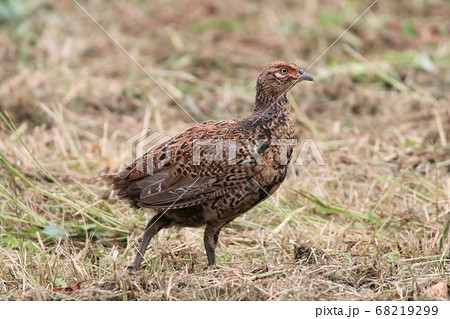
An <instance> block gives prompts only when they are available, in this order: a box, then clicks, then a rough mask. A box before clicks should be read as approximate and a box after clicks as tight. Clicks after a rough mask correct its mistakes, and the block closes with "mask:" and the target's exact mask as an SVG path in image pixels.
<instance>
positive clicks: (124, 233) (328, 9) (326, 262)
mask: <svg viewBox="0 0 450 319" xmlns="http://www.w3.org/2000/svg"><path fill="white" fill-rule="evenodd" d="M371 3H372V1H353V0H348V1H331V0H323V1H307V2H306V1H305V2H303V1H293V0H284V1H246V2H243V1H237V0H232V1H221V2H219V1H212V0H193V1H192V0H190V1H188V0H174V1H170V2H168V1H162V0H158V1H127V2H125V1H85V0H79V4H80V5H81V6H82V7H83V8H84V9H85V10H86V11H87V12H88V13H89V14H90V15H92V17H93V18H95V19H96V20H97V21H98V23H99V24H100V25H101V26H102V27H103V28H104V29H105V30H106V31H108V32H109V33H110V34H111V36H112V37H114V39H116V40H117V42H118V43H119V44H120V45H121V46H123V48H124V49H125V50H126V51H127V52H129V54H130V55H131V56H132V57H133V58H134V59H135V61H133V60H132V59H131V58H130V56H128V55H127V54H126V53H125V52H124V51H123V50H122V49H121V48H120V47H119V46H118V45H117V44H116V43H115V42H114V41H113V40H111V38H110V37H109V36H108V35H107V34H106V33H105V32H104V31H103V30H102V29H101V28H100V27H99V26H98V25H97V24H96V23H95V22H94V21H93V20H92V19H91V18H90V17H89V16H88V15H87V13H86V12H84V11H83V10H82V9H81V8H80V6H78V5H77V4H76V3H75V2H73V1H69V0H66V1H58V2H55V1H47V0H42V1H33V2H30V3H28V2H26V1H13V0H2V1H0V24H1V28H0V61H1V68H0V112H1V114H2V119H1V121H0V299H6V300H134V299H138V300H442V299H448V295H445V294H442V293H441V294H439V293H436V291H435V290H433V289H432V288H431V287H432V286H433V285H434V284H436V283H438V282H443V285H444V287H445V286H446V285H447V284H448V282H449V278H450V255H449V246H450V243H449V239H448V231H449V220H450V218H449V216H450V108H449V104H450V90H449V88H450V72H449V71H450V45H449V43H450V41H449V39H450V24H449V22H448V16H450V4H449V2H448V1H444V0H441V1H437V0H435V1H433V0H417V1H406V0H405V1H384V0H380V1H378V3H376V4H375V5H374V6H373V7H372V8H371V9H370V10H369V11H367V12H366V14H364V15H363V16H362V17H361V18H360V19H359V20H358V21H357V22H356V23H355V24H354V25H353V26H351V24H352V23H353V22H354V21H355V20H356V19H357V17H358V16H359V15H360V14H361V13H362V12H364V10H365V9H367V8H368V7H369V6H370V5H371ZM350 26H351V28H350V29H349V31H348V32H347V33H345V35H344V36H343V37H341V38H340V39H339V41H338V42H336V43H335V45H333V46H332V47H331V48H329V50H327V48H328V47H329V46H330V45H331V44H332V43H333V42H334V41H335V40H336V39H337V38H338V37H339V36H340V35H341V34H342V33H343V32H344V31H345V30H346V29H347V28H348V27H350ZM322 53H324V54H323V55H322V56H321V54H322ZM319 57H320V58H319ZM318 58H319V59H318ZM273 60H289V61H293V62H296V63H297V64H299V65H301V66H302V67H304V68H305V69H306V68H308V67H309V66H311V67H310V68H309V69H308V72H309V73H311V74H313V75H314V76H315V78H316V82H315V83H302V84H300V85H299V86H297V87H295V88H294V89H293V90H292V91H291V92H290V93H289V98H290V100H291V103H292V105H293V109H294V113H295V118H296V122H297V123H296V129H297V135H298V138H299V140H300V141H304V140H305V139H313V140H314V141H315V143H316V145H317V147H318V149H319V150H320V153H321V154H322V156H323V159H324V161H325V164H326V165H324V166H320V165H317V163H316V162H314V161H305V162H304V163H303V165H301V166H294V165H292V166H291V167H290V170H289V173H288V177H287V179H286V181H285V183H284V184H283V186H282V187H281V189H280V190H279V191H278V192H276V193H275V194H274V195H273V197H272V198H271V199H268V200H266V201H265V202H263V203H262V204H260V205H258V206H257V207H255V208H254V209H253V210H251V211H250V212H248V213H246V214H245V215H243V216H242V217H240V218H238V219H236V220H235V221H234V222H232V223H231V224H230V225H229V226H228V227H226V228H225V229H224V231H223V232H222V234H221V237H220V241H219V248H218V251H217V257H218V265H217V267H216V268H207V267H206V256H205V253H204V249H203V243H202V229H188V228H185V229H169V230H164V231H162V232H161V233H160V234H159V235H158V236H157V237H156V238H154V240H153V241H152V242H151V244H150V246H149V249H148V251H147V254H146V259H145V262H144V264H143V269H142V270H141V271H139V272H138V273H135V274H131V273H128V271H126V270H125V267H126V265H129V264H130V263H131V261H132V259H133V257H134V255H135V253H136V246H137V245H138V244H139V240H140V236H141V235H142V232H143V229H144V227H145V221H146V219H147V218H149V217H150V216H151V214H152V213H151V212H150V211H145V210H133V209H131V208H129V207H128V206H127V204H126V203H123V202H121V201H117V198H116V196H115V195H114V193H113V192H111V190H110V188H109V187H108V186H107V185H105V184H104V183H102V182H101V181H99V180H90V179H92V178H94V177H96V176H98V175H101V174H104V173H107V172H115V171H117V170H118V169H119V168H120V167H123V165H124V164H125V162H126V158H127V151H126V141H127V140H128V139H129V138H130V137H132V136H133V135H134V134H136V133H138V132H139V131H140V130H142V129H144V128H147V127H148V128H150V129H151V130H155V131H158V132H161V133H162V134H165V135H173V134H176V133H177V132H180V131H181V130H182V129H184V128H187V127H190V126H192V125H194V124H195V122H194V121H193V119H192V118H191V117H190V116H192V117H193V118H194V119H195V120H197V121H203V120H210V119H225V118H236V117H244V116H247V115H248V114H250V112H251V111H252V103H253V99H254V94H255V91H254V85H255V81H256V76H257V74H258V72H259V70H260V69H261V68H262V67H263V66H264V65H266V64H267V63H269V62H271V61H273ZM138 64H140V65H138ZM141 66H142V67H143V68H145V69H146V70H147V72H148V73H149V74H150V75H151V76H152V77H154V78H155V79H156V80H157V81H158V82H159V83H160V84H161V86H162V87H163V88H164V90H166V91H167V92H168V93H170V95H171V96H172V97H173V98H174V99H175V100H176V101H177V102H178V103H179V104H180V105H181V106H182V107H183V108H184V109H185V111H186V112H184V111H183V110H182V109H181V107H180V106H178V105H177V104H176V103H175V102H174V101H173V100H171V99H170V98H169V96H168V94H166V93H165V92H164V91H163V90H162V89H161V87H159V86H158V85H156V84H155V82H154V81H153V80H152V79H151V78H150V77H149V76H148V75H147V74H146V73H145V72H144V71H143V69H142V68H141ZM188 114H190V115H188Z"/></svg>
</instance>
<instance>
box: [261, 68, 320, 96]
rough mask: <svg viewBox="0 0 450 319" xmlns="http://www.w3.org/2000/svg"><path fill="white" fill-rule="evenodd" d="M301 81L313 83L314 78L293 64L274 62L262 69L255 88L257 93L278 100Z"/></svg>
mask: <svg viewBox="0 0 450 319" xmlns="http://www.w3.org/2000/svg"><path fill="white" fill-rule="evenodd" d="M301 81H314V78H313V76H312V75H310V74H308V73H306V72H305V71H304V70H303V69H301V68H300V67H299V66H298V65H297V64H295V63H291V62H283V61H276V62H272V63H270V64H269V65H267V66H266V67H264V68H263V69H262V71H261V73H260V74H259V76H258V80H257V84H256V86H257V90H260V92H259V93H262V94H264V95H265V96H267V97H270V98H272V97H274V98H278V97H279V96H280V95H283V94H284V93H286V92H287V91H288V90H289V89H290V88H292V87H293V86H294V85H295V84H297V83H299V82H301Z"/></svg>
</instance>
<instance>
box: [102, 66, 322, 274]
mask: <svg viewBox="0 0 450 319" xmlns="http://www.w3.org/2000/svg"><path fill="white" fill-rule="evenodd" d="M304 80H306V81H314V78H313V77H312V76H311V75H310V74H308V73H306V72H305V71H304V70H302V69H300V68H299V67H298V66H297V65H296V64H294V63H289V62H280V61H277V62H272V63H270V64H269V65H267V66H266V67H264V68H263V69H262V71H261V73H260V74H259V76H258V79H257V82H256V98H255V106H254V111H253V113H252V114H251V115H250V116H248V117H247V118H244V119H233V120H221V121H206V122H203V123H201V124H199V125H198V126H194V127H191V128H189V129H187V130H185V131H184V132H182V133H180V134H178V135H176V136H174V137H172V138H170V139H169V140H167V141H164V142H162V143H161V144H158V145H156V146H154V147H152V148H151V149H150V150H148V151H147V153H146V154H144V155H143V156H141V157H140V158H138V159H136V160H135V161H134V162H133V163H132V164H131V165H130V166H128V167H127V168H126V169H125V170H123V171H121V172H119V173H116V174H112V175H108V180H109V181H110V182H111V183H112V186H113V188H114V189H115V190H116V191H117V194H118V196H119V197H120V198H122V199H125V200H127V201H129V202H130V204H131V205H132V206H133V207H135V208H148V209H151V210H153V211H154V212H155V213H156V214H155V215H154V216H153V217H152V218H151V219H150V220H149V221H148V223H147V226H146V228H145V232H144V234H143V239H142V243H141V246H140V248H139V252H138V253H137V255H136V257H135V260H134V263H133V265H132V266H131V267H130V268H131V270H138V269H139V268H140V266H141V263H142V261H143V260H144V254H145V251H146V250H147V246H148V244H149V242H150V240H151V238H152V237H153V236H155V235H156V234H157V233H158V232H159V231H160V230H161V229H163V228H167V227H172V226H181V227H200V226H205V232H204V238H203V239H204V246H205V250H206V255H207V259H208V265H214V264H215V262H216V258H215V248H216V246H217V241H218V238H219V233H220V231H221V229H222V228H223V227H224V226H225V225H226V224H228V223H229V222H231V221H232V220H234V219H235V218H236V217H238V216H240V215H242V214H243V213H245V212H246V211H248V210H250V209H251V208H252V207H254V206H255V205H257V204H258V203H260V202H262V201H263V200H265V199H266V198H268V196H270V195H271V194H273V193H274V192H275V191H276V190H277V189H278V188H279V186H280V185H281V183H282V182H283V180H284V179H285V177H286V173H287V165H288V164H289V161H290V159H291V155H292V150H293V146H294V145H293V143H292V142H290V141H292V140H294V141H295V135H294V120H293V117H292V114H291V106H290V104H289V101H288V99H287V97H286V92H287V91H288V90H289V89H290V88H291V87H293V86H294V85H295V84H296V83H298V82H300V81H304Z"/></svg>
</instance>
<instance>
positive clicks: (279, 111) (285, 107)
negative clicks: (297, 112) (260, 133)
mask: <svg viewBox="0 0 450 319" xmlns="http://www.w3.org/2000/svg"><path fill="white" fill-rule="evenodd" d="M291 116H292V115H291V105H290V104H289V100H288V99H287V97H286V93H284V94H282V95H281V96H280V95H277V94H266V93H264V91H263V90H258V87H257V90H256V97H255V109H254V111H253V114H252V115H251V116H250V117H251V118H252V119H253V120H254V121H260V122H262V123H267V122H269V121H273V120H276V119H277V118H280V117H291Z"/></svg>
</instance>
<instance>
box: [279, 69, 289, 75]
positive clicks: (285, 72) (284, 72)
mask: <svg viewBox="0 0 450 319" xmlns="http://www.w3.org/2000/svg"><path fill="white" fill-rule="evenodd" d="M280 72H281V74H287V73H288V69H286V68H282V69H281V70H280Z"/></svg>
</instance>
